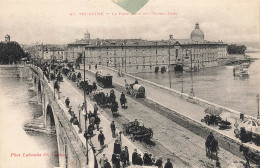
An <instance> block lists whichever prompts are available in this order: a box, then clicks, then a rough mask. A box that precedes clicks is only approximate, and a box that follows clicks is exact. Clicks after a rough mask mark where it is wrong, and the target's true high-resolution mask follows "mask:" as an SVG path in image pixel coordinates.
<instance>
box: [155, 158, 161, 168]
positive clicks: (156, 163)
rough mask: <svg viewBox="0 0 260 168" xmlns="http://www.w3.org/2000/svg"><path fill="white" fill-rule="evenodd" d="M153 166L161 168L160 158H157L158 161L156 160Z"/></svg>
mask: <svg viewBox="0 0 260 168" xmlns="http://www.w3.org/2000/svg"><path fill="white" fill-rule="evenodd" d="M155 166H157V167H158V168H162V167H163V161H162V157H159V159H157V160H156V162H155Z"/></svg>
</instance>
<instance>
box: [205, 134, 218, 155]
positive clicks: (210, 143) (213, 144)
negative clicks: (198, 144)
mask: <svg viewBox="0 0 260 168" xmlns="http://www.w3.org/2000/svg"><path fill="white" fill-rule="evenodd" d="M205 147H206V156H208V157H209V158H212V157H213V154H214V153H215V156H216V157H218V150H219V147H218V141H217V140H216V139H215V138H213V139H210V138H208V139H207V140H206V142H205Z"/></svg>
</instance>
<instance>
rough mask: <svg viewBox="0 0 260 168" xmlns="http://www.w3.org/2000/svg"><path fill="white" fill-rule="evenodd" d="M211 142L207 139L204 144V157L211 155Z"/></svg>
mask: <svg viewBox="0 0 260 168" xmlns="http://www.w3.org/2000/svg"><path fill="white" fill-rule="evenodd" d="M211 142H212V141H211V140H210V139H207V140H206V142H205V147H206V156H210V155H211V153H210V147H211Z"/></svg>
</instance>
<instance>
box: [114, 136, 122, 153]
mask: <svg viewBox="0 0 260 168" xmlns="http://www.w3.org/2000/svg"><path fill="white" fill-rule="evenodd" d="M114 153H116V154H121V143H120V141H119V140H118V139H116V140H115V143H114Z"/></svg>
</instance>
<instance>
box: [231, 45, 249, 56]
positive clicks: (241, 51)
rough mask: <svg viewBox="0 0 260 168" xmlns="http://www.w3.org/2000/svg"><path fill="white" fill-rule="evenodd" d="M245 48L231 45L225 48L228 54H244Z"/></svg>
mask: <svg viewBox="0 0 260 168" xmlns="http://www.w3.org/2000/svg"><path fill="white" fill-rule="evenodd" d="M245 51H246V46H244V45H235V44H231V45H228V47H227V52H228V54H245Z"/></svg>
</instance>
